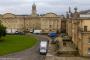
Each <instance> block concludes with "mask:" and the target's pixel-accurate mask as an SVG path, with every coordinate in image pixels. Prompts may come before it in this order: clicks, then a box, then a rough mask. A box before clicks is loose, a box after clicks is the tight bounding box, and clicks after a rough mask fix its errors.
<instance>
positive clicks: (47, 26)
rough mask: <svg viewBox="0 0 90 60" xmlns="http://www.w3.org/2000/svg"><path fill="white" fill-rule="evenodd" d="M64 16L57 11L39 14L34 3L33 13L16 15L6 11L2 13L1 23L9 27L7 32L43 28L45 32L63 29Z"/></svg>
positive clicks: (0, 16)
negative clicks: (56, 12) (57, 13)
mask: <svg viewBox="0 0 90 60" xmlns="http://www.w3.org/2000/svg"><path fill="white" fill-rule="evenodd" d="M61 19H62V16H60V15H56V14H55V13H52V12H50V13H46V14H43V15H39V14H37V10H36V5H35V4H33V5H32V14H31V15H15V14H12V13H6V14H4V15H0V20H1V23H2V24H3V25H4V26H5V27H6V28H7V33H15V32H16V31H29V32H30V31H31V30H35V29H38V30H42V32H43V33H48V32H50V31H55V32H57V31H59V32H60V29H61Z"/></svg>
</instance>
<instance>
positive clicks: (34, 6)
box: [32, 3, 37, 16]
mask: <svg viewBox="0 0 90 60" xmlns="http://www.w3.org/2000/svg"><path fill="white" fill-rule="evenodd" d="M36 15H37V11H36V5H35V3H33V5H32V16H36Z"/></svg>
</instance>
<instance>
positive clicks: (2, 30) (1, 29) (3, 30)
mask: <svg viewBox="0 0 90 60" xmlns="http://www.w3.org/2000/svg"><path fill="white" fill-rule="evenodd" d="M5 35H6V27H4V26H3V25H2V24H0V38H1V37H2V36H5Z"/></svg>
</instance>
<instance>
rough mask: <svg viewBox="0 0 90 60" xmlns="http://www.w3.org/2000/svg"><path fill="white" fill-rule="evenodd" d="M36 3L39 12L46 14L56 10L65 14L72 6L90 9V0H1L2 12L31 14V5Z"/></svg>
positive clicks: (0, 10) (57, 12)
mask: <svg viewBox="0 0 90 60" xmlns="http://www.w3.org/2000/svg"><path fill="white" fill-rule="evenodd" d="M34 2H35V3H36V6H37V13H39V14H44V13H47V12H54V13H56V14H60V15H61V14H65V12H66V11H67V10H68V7H69V6H70V7H71V8H72V10H73V8H74V7H78V10H79V11H80V10H87V9H90V0H0V14H5V13H13V14H19V15H21V14H31V7H32V4H33V3H34Z"/></svg>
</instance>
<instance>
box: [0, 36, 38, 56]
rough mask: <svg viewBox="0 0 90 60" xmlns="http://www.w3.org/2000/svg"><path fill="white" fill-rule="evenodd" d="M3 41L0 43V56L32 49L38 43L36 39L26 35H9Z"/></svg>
mask: <svg viewBox="0 0 90 60" xmlns="http://www.w3.org/2000/svg"><path fill="white" fill-rule="evenodd" d="M3 39H4V41H2V42H0V55H5V54H8V53H13V52H17V51H21V50H24V49H27V48H31V47H32V46H33V45H35V44H36V42H37V39H36V38H35V37H33V36H26V35H7V36H6V37H4V38H3Z"/></svg>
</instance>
